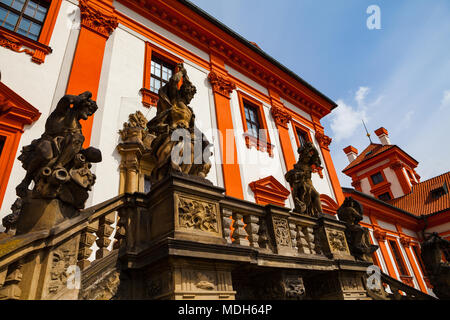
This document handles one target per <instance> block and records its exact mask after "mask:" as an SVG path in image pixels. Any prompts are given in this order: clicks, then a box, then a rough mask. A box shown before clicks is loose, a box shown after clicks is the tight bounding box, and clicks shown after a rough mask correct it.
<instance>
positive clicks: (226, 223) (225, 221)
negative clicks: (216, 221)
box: [222, 208, 233, 243]
mask: <svg viewBox="0 0 450 320" xmlns="http://www.w3.org/2000/svg"><path fill="white" fill-rule="evenodd" d="M232 216H233V211H231V210H229V209H225V208H224V209H222V229H223V237H224V238H225V240H227V243H232V241H231V236H230V235H231V223H232V222H233V219H232V218H231V217H232Z"/></svg>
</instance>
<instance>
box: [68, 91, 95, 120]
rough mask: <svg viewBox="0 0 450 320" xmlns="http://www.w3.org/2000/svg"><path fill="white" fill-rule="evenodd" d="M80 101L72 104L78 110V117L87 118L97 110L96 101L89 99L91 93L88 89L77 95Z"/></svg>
mask: <svg viewBox="0 0 450 320" xmlns="http://www.w3.org/2000/svg"><path fill="white" fill-rule="evenodd" d="M79 97H80V98H81V101H80V102H79V103H78V105H76V106H74V107H76V108H77V110H78V119H83V120H87V119H88V118H89V117H90V116H92V115H93V114H94V113H95V111H97V109H98V107H97V103H96V102H95V101H94V100H92V99H91V97H92V93H90V92H89V91H86V92H83V93H82V94H80V95H79Z"/></svg>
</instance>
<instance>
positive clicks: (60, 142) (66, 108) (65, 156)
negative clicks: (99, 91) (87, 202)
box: [16, 91, 101, 207]
mask: <svg viewBox="0 0 450 320" xmlns="http://www.w3.org/2000/svg"><path fill="white" fill-rule="evenodd" d="M91 97H92V94H91V93H90V92H88V91H87V92H84V93H82V94H80V95H78V96H74V95H65V96H64V97H63V98H61V100H60V101H59V102H58V105H57V106H56V109H55V110H54V111H53V112H52V113H51V114H50V116H49V117H48V119H47V122H46V123H45V132H44V133H43V134H42V136H41V137H40V138H39V139H36V140H33V141H32V143H31V144H30V145H28V146H25V147H23V149H22V154H21V155H20V156H19V158H18V159H19V160H20V161H22V166H23V168H24V169H25V170H26V171H27V173H26V176H25V178H24V179H23V181H22V182H21V183H20V184H19V185H18V186H17V188H16V192H17V195H18V196H19V197H21V198H25V197H27V195H28V193H29V190H28V186H29V185H30V183H31V181H33V180H34V182H35V187H34V190H33V191H34V197H36V196H38V197H42V198H53V197H58V196H61V191H62V190H61V185H62V184H64V183H66V182H68V181H69V180H72V181H73V182H75V183H77V184H78V185H79V186H81V187H82V188H85V189H90V187H91V186H92V185H93V183H94V181H95V176H94V175H93V174H92V173H91V172H90V170H89V168H90V166H91V164H90V163H91V162H100V161H101V152H100V150H98V149H96V148H93V147H89V148H87V149H82V146H83V142H84V136H83V134H82V132H81V124H80V120H81V119H83V120H87V119H88V117H90V116H91V115H93V114H94V112H95V111H96V110H97V104H96V103H95V101H93V100H91ZM63 193H65V194H66V196H64V195H63V196H62V197H63V199H61V200H68V196H69V195H68V194H67V192H63ZM70 197H73V195H71V196H70ZM70 197H69V198H70ZM67 202H71V201H67ZM75 202H77V205H76V206H77V207H79V202H80V201H75ZM72 204H74V203H72ZM83 205H84V201H83Z"/></svg>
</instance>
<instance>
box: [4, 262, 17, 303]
mask: <svg viewBox="0 0 450 320" xmlns="http://www.w3.org/2000/svg"><path fill="white" fill-rule="evenodd" d="M21 268H22V264H21V261H17V262H14V263H12V264H11V265H9V267H8V271H7V272H6V277H5V282H4V283H3V286H2V287H1V288H0V300H7V299H13V300H18V299H20V296H21V295H22V290H21V289H20V287H19V283H20V281H21V280H22V272H21V271H20V269H21Z"/></svg>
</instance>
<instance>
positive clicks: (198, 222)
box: [178, 197, 219, 232]
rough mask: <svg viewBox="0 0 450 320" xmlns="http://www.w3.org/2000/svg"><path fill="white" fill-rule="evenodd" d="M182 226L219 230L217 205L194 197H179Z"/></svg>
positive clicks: (203, 229) (208, 230) (209, 230)
mask: <svg viewBox="0 0 450 320" xmlns="http://www.w3.org/2000/svg"><path fill="white" fill-rule="evenodd" d="M178 213H179V216H180V226H181V227H184V228H189V229H198V230H202V231H207V232H219V231H218V226H217V212H216V206H215V205H214V204H213V203H205V202H200V201H197V200H192V199H185V198H181V197H180V198H179V201H178Z"/></svg>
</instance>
